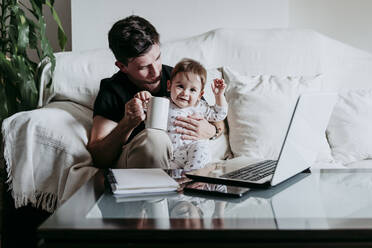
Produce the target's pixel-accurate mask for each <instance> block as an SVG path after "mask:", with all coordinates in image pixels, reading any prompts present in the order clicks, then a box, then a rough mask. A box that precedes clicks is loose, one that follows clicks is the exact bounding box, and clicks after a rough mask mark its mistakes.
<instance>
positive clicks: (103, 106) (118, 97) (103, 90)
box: [93, 65, 173, 142]
mask: <svg viewBox="0 0 372 248" xmlns="http://www.w3.org/2000/svg"><path fill="white" fill-rule="evenodd" d="M172 69H173V68H172V67H170V66H167V65H163V66H162V74H161V80H160V85H161V88H160V90H159V92H157V93H156V94H153V95H154V96H169V92H168V91H167V81H168V80H170V75H171V72H172ZM139 91H141V90H140V89H138V88H137V86H136V85H135V84H133V83H132V82H131V81H130V80H129V78H128V76H127V75H126V74H125V73H123V72H121V71H119V72H117V73H115V74H114V75H113V76H112V77H111V78H105V79H103V80H102V81H101V85H100V89H99V92H98V95H97V98H96V100H95V102H94V109H93V116H96V115H100V116H103V117H105V118H107V119H109V120H112V121H115V122H119V121H120V120H121V119H122V118H123V117H124V112H125V104H126V103H127V102H128V101H129V100H130V99H132V98H133V96H134V95H135V94H136V93H137V92H139ZM144 128H145V124H144V123H143V122H142V123H141V124H140V125H138V126H137V127H136V128H135V129H134V130H133V132H132V134H131V135H130V137H129V139H128V141H127V142H129V141H130V140H131V139H132V138H133V137H134V136H135V135H136V134H138V133H139V132H141V131H142V130H143V129H144Z"/></svg>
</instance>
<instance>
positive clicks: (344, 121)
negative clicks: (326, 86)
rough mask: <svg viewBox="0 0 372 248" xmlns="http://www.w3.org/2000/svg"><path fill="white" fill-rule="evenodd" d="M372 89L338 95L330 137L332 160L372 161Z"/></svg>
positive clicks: (344, 92) (328, 128)
mask: <svg viewBox="0 0 372 248" xmlns="http://www.w3.org/2000/svg"><path fill="white" fill-rule="evenodd" d="M371 125H372V90H351V91H343V92H341V93H340V94H339V100H338V102H337V104H336V106H335V107H334V110H333V113H332V116H331V119H330V122H329V125H328V127H327V135H328V140H329V144H330V146H331V150H332V154H333V157H334V158H335V160H336V161H339V162H341V163H343V164H348V163H352V162H355V161H359V160H363V159H372V129H371Z"/></svg>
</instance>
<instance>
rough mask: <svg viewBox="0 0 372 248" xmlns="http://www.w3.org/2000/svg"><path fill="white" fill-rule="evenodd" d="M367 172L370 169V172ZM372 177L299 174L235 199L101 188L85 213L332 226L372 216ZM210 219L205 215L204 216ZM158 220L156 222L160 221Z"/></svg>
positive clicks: (166, 223) (164, 219) (276, 225)
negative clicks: (125, 193) (124, 193)
mask: <svg viewBox="0 0 372 248" xmlns="http://www.w3.org/2000/svg"><path fill="white" fill-rule="evenodd" d="M371 176H372V174H371ZM371 192H372V177H366V174H365V172H362V173H358V172H356V173H353V174H350V173H342V172H339V173H323V174H321V173H311V174H301V175H299V176H298V177H296V178H293V179H291V180H290V181H288V182H286V183H285V184H282V185H279V186H277V187H274V188H272V189H266V190H253V189H252V190H251V191H250V192H249V193H248V194H247V195H246V196H244V197H243V198H239V199H232V198H226V197H225V198H221V197H205V196H203V197H202V196H199V195H197V194H195V195H184V194H172V195H160V196H146V197H142V198H141V197H136V198H118V197H115V196H113V195H112V194H110V193H109V192H105V193H104V194H103V195H102V196H101V197H100V199H99V200H98V201H97V202H96V204H95V205H94V206H93V207H92V208H91V210H90V211H89V212H88V214H87V215H86V218H89V219H92V218H93V219H94V218H100V219H121V218H122V219H132V218H143V219H157V220H158V222H157V223H159V225H164V226H163V227H164V228H167V227H168V226H169V220H170V219H178V218H182V219H200V220H203V221H202V223H203V225H204V227H205V226H206V225H209V224H211V225H212V224H213V223H214V222H215V221H216V220H219V221H221V222H223V220H224V219H230V220H231V219H236V220H239V219H250V220H251V221H253V222H254V220H255V219H256V220H260V221H261V222H260V223H261V225H262V220H263V219H265V220H267V222H265V225H264V227H267V228H274V229H295V228H296V229H312V228H319V229H329V228H336V227H337V224H338V223H335V221H334V220H333V218H350V219H353V218H372V211H371V207H372V194H371ZM208 220H209V221H208ZM160 223H161V224H160Z"/></svg>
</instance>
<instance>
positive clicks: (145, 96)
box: [134, 90, 152, 102]
mask: <svg viewBox="0 0 372 248" xmlns="http://www.w3.org/2000/svg"><path fill="white" fill-rule="evenodd" d="M134 97H135V98H138V99H140V100H141V101H142V102H148V101H149V100H150V98H151V97H152V95H151V93H150V92H148V91H147V90H143V91H140V92H138V93H137V94H135V95H134Z"/></svg>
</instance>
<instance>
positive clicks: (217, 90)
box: [212, 78, 227, 107]
mask: <svg viewBox="0 0 372 248" xmlns="http://www.w3.org/2000/svg"><path fill="white" fill-rule="evenodd" d="M225 89H226V84H225V81H224V80H223V79H220V78H216V79H215V80H213V84H212V91H213V94H214V97H215V99H216V104H217V105H218V106H220V107H225V106H227V101H226V98H225V95H224V93H225Z"/></svg>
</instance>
